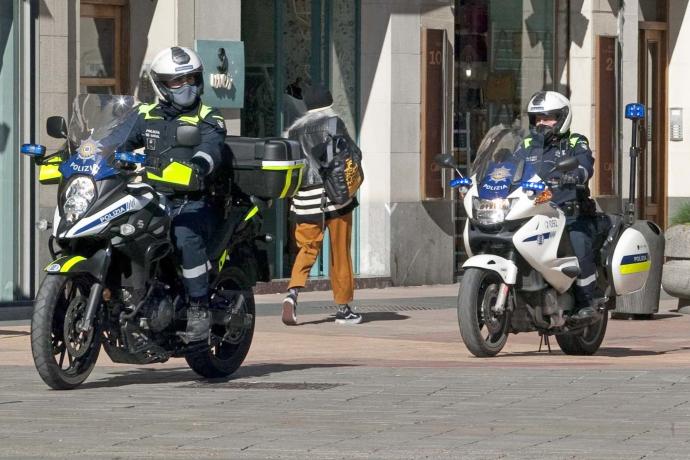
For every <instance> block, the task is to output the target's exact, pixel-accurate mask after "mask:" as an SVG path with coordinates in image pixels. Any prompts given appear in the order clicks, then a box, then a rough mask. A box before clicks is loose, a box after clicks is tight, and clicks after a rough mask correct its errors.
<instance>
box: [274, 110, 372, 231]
mask: <svg viewBox="0 0 690 460" xmlns="http://www.w3.org/2000/svg"><path fill="white" fill-rule="evenodd" d="M331 126H335V132H332V129H331ZM286 134H287V137H288V138H290V139H293V140H296V141H298V142H299V143H300V146H301V148H302V154H303V155H304V156H305V157H306V158H307V165H306V167H305V168H306V169H305V171H304V172H303V173H302V185H301V186H300V189H299V190H298V191H297V195H295V197H294V198H293V199H292V206H291V207H290V212H291V213H292V215H293V217H294V218H295V220H296V221H297V222H298V223H303V222H305V223H306V222H308V223H321V222H322V219H323V218H324V217H325V219H326V220H328V219H332V218H334V217H338V216H344V215H347V214H349V213H351V212H352V211H353V210H354V209H355V208H356V207H357V206H358V202H357V198H355V197H353V198H352V199H351V200H349V201H348V202H346V203H344V204H336V203H333V202H332V201H330V200H329V199H328V197H327V196H326V192H325V190H324V188H323V180H322V178H321V174H320V172H319V170H320V168H321V164H322V163H323V162H325V161H326V158H325V154H326V150H325V148H324V146H325V145H326V144H327V142H328V139H329V135H331V136H333V135H338V136H342V137H344V138H345V139H346V140H347V142H348V143H349V144H350V148H353V149H359V148H358V147H357V144H355V142H354V141H353V140H352V138H351V137H350V135H349V133H348V132H347V128H346V127H345V123H344V122H343V120H342V119H340V117H338V115H337V114H336V113H335V112H334V111H333V110H332V109H330V108H324V109H317V110H312V111H310V112H308V113H307V114H306V115H304V116H302V117H301V118H299V119H298V120H297V121H296V122H295V123H293V125H292V126H290V127H289V128H288V130H287V133H286ZM324 213H325V216H324V215H323V214H324Z"/></svg>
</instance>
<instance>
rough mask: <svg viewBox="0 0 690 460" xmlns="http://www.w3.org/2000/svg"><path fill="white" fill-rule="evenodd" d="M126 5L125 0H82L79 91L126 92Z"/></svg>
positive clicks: (100, 92)
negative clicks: (98, 0)
mask: <svg viewBox="0 0 690 460" xmlns="http://www.w3.org/2000/svg"><path fill="white" fill-rule="evenodd" d="M126 5H127V2H125V1H123V0H118V1H113V2H112V4H107V3H106V2H95V3H89V2H88V0H85V1H82V3H81V7H80V11H81V18H80V20H79V32H80V40H79V75H80V80H79V82H80V92H82V93H99V94H122V93H124V92H127V79H126V75H127V71H126V63H127V61H126V58H125V55H126V52H125V50H126V49H127V40H126V37H127V36H128V34H127V33H126V31H125V21H126V14H125V10H126Z"/></svg>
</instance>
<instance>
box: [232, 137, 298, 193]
mask: <svg viewBox="0 0 690 460" xmlns="http://www.w3.org/2000/svg"><path fill="white" fill-rule="evenodd" d="M225 146H226V147H227V148H226V151H225V158H224V161H225V162H227V163H229V165H228V168H229V170H230V171H229V174H230V182H231V184H232V185H233V186H234V187H238V188H239V189H240V190H241V191H242V192H244V193H246V194H247V195H255V196H258V197H261V198H289V197H292V196H294V195H295V194H296V193H297V190H298V189H299V186H300V183H301V182H302V172H303V170H304V166H305V163H306V160H304V159H301V158H300V157H301V154H300V146H299V143H297V142H295V141H291V140H288V139H280V138H275V139H273V138H253V137H239V136H228V137H226V138H225Z"/></svg>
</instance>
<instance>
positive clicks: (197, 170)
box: [188, 163, 206, 190]
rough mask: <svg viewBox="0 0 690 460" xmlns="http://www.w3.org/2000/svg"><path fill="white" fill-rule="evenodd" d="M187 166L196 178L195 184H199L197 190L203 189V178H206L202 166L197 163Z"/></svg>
mask: <svg viewBox="0 0 690 460" xmlns="http://www.w3.org/2000/svg"><path fill="white" fill-rule="evenodd" d="M188 166H189V167H190V168H191V169H192V174H193V175H194V177H195V178H196V183H197V184H199V185H198V187H196V188H197V190H203V189H204V177H205V176H206V171H205V170H204V168H203V167H202V166H200V165H199V164H197V163H189V164H188Z"/></svg>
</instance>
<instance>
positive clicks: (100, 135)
mask: <svg viewBox="0 0 690 460" xmlns="http://www.w3.org/2000/svg"><path fill="white" fill-rule="evenodd" d="M138 105H139V102H138V101H137V100H136V99H135V98H134V96H118V95H109V94H80V95H78V96H77V97H76V98H75V99H74V102H73V104H72V109H73V115H72V118H71V120H70V123H69V128H68V135H67V137H68V142H69V145H70V146H71V148H72V150H71V153H72V154H71V155H70V156H69V158H68V159H67V160H66V161H64V162H63V163H62V164H61V165H60V172H61V173H62V176H63V178H64V179H68V178H69V177H70V176H72V175H74V174H86V175H91V176H92V177H93V178H94V180H102V179H105V178H107V177H110V176H113V175H115V174H117V170H116V169H114V168H113V167H112V163H113V159H114V155H115V152H116V151H117V150H118V148H119V147H120V146H121V145H122V144H123V143H124V142H125V141H126V140H127V137H128V136H129V133H130V131H131V130H132V128H133V127H134V123H135V122H136V120H137V106H138Z"/></svg>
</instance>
